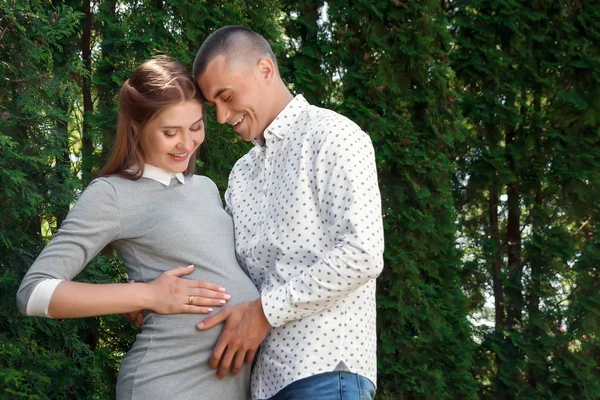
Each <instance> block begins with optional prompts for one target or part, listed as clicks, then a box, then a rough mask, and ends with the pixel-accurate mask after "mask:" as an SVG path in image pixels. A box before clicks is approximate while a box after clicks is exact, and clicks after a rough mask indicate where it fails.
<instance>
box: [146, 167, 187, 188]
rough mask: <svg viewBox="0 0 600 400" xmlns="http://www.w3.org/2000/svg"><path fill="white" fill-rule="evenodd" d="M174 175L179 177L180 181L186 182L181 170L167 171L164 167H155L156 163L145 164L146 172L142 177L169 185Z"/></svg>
mask: <svg viewBox="0 0 600 400" xmlns="http://www.w3.org/2000/svg"><path fill="white" fill-rule="evenodd" d="M173 177H175V178H177V180H178V181H179V182H180V183H183V184H185V178H184V176H183V174H182V173H181V172H177V173H173V172H167V171H165V170H164V169H161V168H158V167H155V166H154V165H150V164H144V173H143V174H142V178H148V179H152V180H155V181H156V182H160V183H162V184H163V185H165V186H169V185H170V184H171V179H173Z"/></svg>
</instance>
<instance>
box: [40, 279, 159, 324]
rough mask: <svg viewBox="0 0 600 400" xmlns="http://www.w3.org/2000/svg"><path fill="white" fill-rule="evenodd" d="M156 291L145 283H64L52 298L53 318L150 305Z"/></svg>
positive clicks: (102, 312) (50, 307)
mask: <svg viewBox="0 0 600 400" xmlns="http://www.w3.org/2000/svg"><path fill="white" fill-rule="evenodd" d="M151 302H152V293H151V290H150V288H149V287H148V285H147V284H145V283H134V284H127V283H108V284H93V283H81V282H72V281H63V282H61V283H60V284H59V285H58V286H57V287H56V289H55V290H54V293H53V294H52V298H51V299H50V304H49V307H48V315H49V316H50V317H51V318H81V317H93V316H99V315H107V314H123V313H129V312H133V311H138V310H142V309H145V308H150V307H151V304H152V303H151Z"/></svg>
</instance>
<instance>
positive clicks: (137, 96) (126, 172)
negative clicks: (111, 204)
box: [100, 56, 206, 180]
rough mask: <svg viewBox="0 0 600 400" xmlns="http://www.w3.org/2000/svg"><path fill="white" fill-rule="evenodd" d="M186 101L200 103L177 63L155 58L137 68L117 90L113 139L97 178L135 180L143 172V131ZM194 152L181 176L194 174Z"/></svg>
mask: <svg viewBox="0 0 600 400" xmlns="http://www.w3.org/2000/svg"><path fill="white" fill-rule="evenodd" d="M189 100H198V101H199V102H201V103H202V101H203V98H202V94H201V93H200V90H199V89H198V87H197V86H196V84H195V82H194V80H193V78H192V76H191V75H190V73H189V72H188V71H187V70H186V69H185V68H184V67H183V66H182V65H181V64H180V63H179V62H177V61H176V60H174V59H172V58H171V57H168V56H157V57H154V58H151V59H149V60H147V61H145V62H143V63H142V64H141V65H140V66H138V67H137V68H136V69H135V70H134V71H133V73H132V74H131V77H130V78H129V79H127V80H126V81H125V83H123V86H121V90H120V92H119V103H118V106H119V112H118V122H117V136H116V138H115V143H114V146H113V150H112V153H111V155H110V158H109V160H108V162H107V163H106V165H105V166H104V168H102V170H101V171H100V176H107V175H113V174H119V175H121V176H123V177H126V178H129V179H133V180H136V179H139V178H140V177H141V176H142V173H143V172H144V169H143V168H144V153H143V151H142V149H141V147H140V146H139V136H140V135H141V134H143V131H144V127H145V126H146V124H147V123H148V122H149V121H150V120H151V119H152V118H154V117H155V116H156V115H158V113H160V112H161V111H163V110H165V109H166V108H168V107H170V106H173V105H176V104H178V103H181V102H184V101H189ZM205 115H206V114H205ZM205 118H206V117H205ZM134 125H135V126H136V128H137V129H135V130H134V129H133V126H134ZM197 152H198V150H196V151H195V152H194V154H192V155H191V156H190V160H189V165H188V167H187V169H186V170H185V172H184V174H185V175H191V174H193V173H194V169H195V167H196V155H197Z"/></svg>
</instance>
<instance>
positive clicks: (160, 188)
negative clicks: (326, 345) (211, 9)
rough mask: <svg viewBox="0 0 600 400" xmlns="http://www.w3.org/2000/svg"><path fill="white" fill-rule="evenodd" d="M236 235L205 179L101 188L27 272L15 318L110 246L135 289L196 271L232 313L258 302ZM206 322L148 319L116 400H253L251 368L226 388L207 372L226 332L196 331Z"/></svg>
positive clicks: (94, 187) (106, 183) (87, 194)
mask: <svg viewBox="0 0 600 400" xmlns="http://www.w3.org/2000/svg"><path fill="white" fill-rule="evenodd" d="M233 235H234V234H233V223H232V220H231V217H230V216H229V215H228V214H227V213H226V212H225V210H223V206H222V203H221V199H220V197H219V194H218V191H217V188H216V186H215V184H214V183H213V182H212V181H211V180H210V179H208V178H206V177H203V176H198V175H194V176H191V177H186V180H185V184H181V183H180V182H178V181H177V180H176V179H173V180H172V181H171V183H170V185H169V186H168V187H167V186H164V185H163V184H161V183H159V182H157V181H155V180H152V179H147V178H141V179H140V180H138V181H132V180H128V179H124V178H120V177H108V178H98V179H95V180H94V181H93V182H92V183H91V184H90V185H89V186H88V187H87V189H86V190H85V191H84V192H83V193H82V195H81V197H80V199H79V200H78V201H77V203H76V204H75V206H73V208H72V210H71V211H70V212H69V215H68V216H67V218H66V219H65V221H64V222H63V224H62V225H61V227H60V229H59V230H58V232H57V233H56V235H55V236H54V237H53V238H52V240H51V241H50V243H49V244H48V245H47V246H46V247H45V248H44V250H43V251H42V253H41V254H40V255H39V257H38V258H37V259H36V261H35V262H34V264H33V265H32V266H31V268H30V269H29V271H28V272H27V275H26V276H25V278H24V279H23V282H22V283H21V287H20V288H19V292H18V294H17V304H18V307H19V310H20V311H21V312H22V313H25V311H26V308H27V302H28V300H29V297H30V296H31V293H32V291H33V289H34V288H35V286H36V285H37V284H38V283H39V282H40V281H42V280H44V279H52V278H54V279H68V280H71V279H73V278H74V277H75V276H76V275H77V274H78V273H79V272H80V271H81V270H82V269H83V268H84V267H85V265H86V264H87V263H88V262H89V261H90V260H91V259H92V258H93V257H94V256H96V254H98V252H100V250H102V249H103V248H104V247H105V246H106V245H108V244H111V246H112V247H113V248H114V249H115V250H116V251H117V253H118V254H119V255H120V257H121V258H122V259H123V261H124V262H125V265H126V266H127V273H128V275H129V278H130V279H133V280H135V281H137V282H148V281H151V280H153V279H155V278H156V277H158V276H159V275H160V274H161V273H162V272H164V271H166V270H169V269H172V268H175V267H177V266H186V265H189V264H194V265H195V266H196V268H195V269H194V272H193V273H192V274H190V275H187V276H186V277H185V278H187V279H198V280H204V281H207V282H212V283H216V284H219V285H222V286H223V287H225V289H226V290H227V293H228V294H230V295H231V299H230V300H229V301H228V302H227V305H228V306H230V305H234V304H238V303H242V302H246V301H251V300H254V299H256V298H258V292H257V290H256V288H255V286H254V285H253V283H252V282H251V281H250V279H249V278H248V277H247V276H246V274H245V273H244V272H243V271H242V269H241V268H240V267H239V265H238V262H237V260H236V258H235V249H234V236H233ZM221 309H222V308H221V307H215V311H214V312H215V313H216V312H218V311H219V310H221ZM205 317H206V316H205V315H198V314H176V315H160V314H157V313H154V312H151V311H144V322H143V326H142V329H141V331H140V333H138V335H137V338H136V341H135V343H134V344H133V346H132V348H131V349H130V351H129V352H128V353H127V355H126V357H125V359H124V360H123V363H122V365H121V369H120V372H119V378H118V383H117V396H116V397H117V400H134V399H140V400H141V399H144V400H165V399H168V400H192V399H194V400H197V399H217V398H218V399H227V400H238V399H239V400H242V399H248V398H249V392H250V391H249V390H250V387H249V385H250V384H249V379H250V368H249V366H247V365H246V366H244V368H243V369H242V370H241V371H240V373H239V374H238V375H237V376H235V377H232V376H230V375H228V376H227V377H226V378H225V379H222V380H221V379H218V378H217V376H216V372H215V370H212V369H210V368H209V367H208V359H209V357H210V355H211V353H212V350H213V348H214V346H215V344H216V342H217V339H218V337H219V334H220V332H221V329H222V325H219V326H217V327H215V328H213V329H210V330H208V331H203V332H200V331H198V330H197V329H196V323H197V322H199V321H200V320H202V319H203V318H205Z"/></svg>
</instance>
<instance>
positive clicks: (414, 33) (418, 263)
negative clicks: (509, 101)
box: [329, 1, 475, 399]
mask: <svg viewBox="0 0 600 400" xmlns="http://www.w3.org/2000/svg"><path fill="white" fill-rule="evenodd" d="M329 21H330V25H329V29H330V33H331V37H332V42H333V43H332V46H333V47H334V51H333V52H334V56H333V57H332V62H333V63H335V64H334V67H333V68H332V69H334V70H337V71H340V72H341V77H340V80H341V82H340V88H341V91H340V93H339V97H340V102H339V104H338V109H339V110H340V112H341V113H342V114H344V115H346V116H348V117H349V118H351V119H352V120H353V121H355V122H356V123H357V124H358V125H359V126H361V127H362V128H363V129H364V130H365V131H366V132H368V133H369V134H370V136H371V138H372V140H373V143H374V146H375V151H376V155H377V165H378V171H379V180H380V188H381V194H382V201H383V213H384V215H383V221H384V227H385V243H386V244H385V246H386V250H385V267H384V271H383V273H382V275H381V277H380V278H379V279H378V298H377V301H378V332H379V352H378V358H379V385H378V388H379V389H378V393H379V395H378V398H379V397H380V398H383V399H409V398H411V399H418V398H421V399H454V398H461V399H469V398H474V397H475V383H474V381H473V379H472V377H471V374H470V367H471V358H472V349H473V345H472V342H471V338H470V329H469V326H468V323H467V320H466V308H465V301H464V296H463V294H462V292H461V289H460V275H459V273H460V269H459V254H458V253H457V251H456V249H455V245H454V239H455V234H456V226H455V224H454V218H455V216H454V214H453V209H452V197H451V190H450V189H451V186H450V182H451V176H452V172H453V170H452V158H451V157H452V149H453V145H454V142H455V141H456V140H457V139H460V136H461V134H462V133H461V131H460V129H458V122H460V112H459V110H458V108H457V106H456V103H455V102H454V99H455V94H454V93H453V92H452V90H451V89H450V88H449V79H450V77H451V71H450V70H449V68H448V50H449V47H450V46H449V40H450V38H449V32H448V31H447V29H446V26H447V24H448V21H447V20H446V18H445V16H444V11H443V9H442V8H441V7H440V2H433V1H430V2H404V3H401V2H394V3H390V2H387V1H376V2H372V1H352V2H347V1H337V2H335V3H331V4H329Z"/></svg>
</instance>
